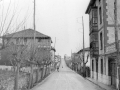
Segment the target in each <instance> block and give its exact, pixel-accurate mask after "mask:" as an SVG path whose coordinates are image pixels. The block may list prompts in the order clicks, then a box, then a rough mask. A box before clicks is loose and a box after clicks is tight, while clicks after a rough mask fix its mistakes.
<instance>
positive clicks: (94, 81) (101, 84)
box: [86, 77, 117, 90]
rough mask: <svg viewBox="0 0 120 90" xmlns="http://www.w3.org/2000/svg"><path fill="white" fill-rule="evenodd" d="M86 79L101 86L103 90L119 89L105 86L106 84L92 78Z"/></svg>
mask: <svg viewBox="0 0 120 90" xmlns="http://www.w3.org/2000/svg"><path fill="white" fill-rule="evenodd" d="M86 79H87V80H89V81H90V82H92V83H94V84H96V85H97V86H99V87H100V88H102V89H103V90H117V89H115V88H113V87H112V86H108V85H105V84H103V83H101V82H98V81H96V80H94V79H92V78H88V77H87V78H86Z"/></svg>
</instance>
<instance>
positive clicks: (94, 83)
mask: <svg viewBox="0 0 120 90" xmlns="http://www.w3.org/2000/svg"><path fill="white" fill-rule="evenodd" d="M86 80H88V81H90V82H92V83H93V84H95V85H97V86H98V87H100V88H101V89H103V90H107V89H105V88H103V87H101V86H100V85H98V84H96V83H94V82H93V81H91V80H89V79H87V78H86Z"/></svg>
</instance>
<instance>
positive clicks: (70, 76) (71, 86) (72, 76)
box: [32, 59, 102, 90]
mask: <svg viewBox="0 0 120 90" xmlns="http://www.w3.org/2000/svg"><path fill="white" fill-rule="evenodd" d="M32 90H102V89H101V88H99V87H98V86H96V85H95V84H93V83H91V82H90V81H88V80H86V79H85V78H83V77H82V76H80V75H78V74H77V73H76V72H74V71H72V70H71V69H69V68H68V67H67V66H66V64H65V61H64V59H62V60H61V65H60V70H59V72H57V71H55V72H53V73H52V74H50V75H49V76H48V77H47V78H46V79H45V80H44V81H42V82H41V83H39V84H38V85H37V86H35V87H34V88H33V89H32Z"/></svg>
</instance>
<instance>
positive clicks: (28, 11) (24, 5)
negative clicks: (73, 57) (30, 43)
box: [0, 0, 90, 56]
mask: <svg viewBox="0 0 120 90" xmlns="http://www.w3.org/2000/svg"><path fill="white" fill-rule="evenodd" d="M89 1H90V0H36V30H37V31H39V32H41V33H43V34H46V35H48V36H50V37H51V38H52V41H53V44H52V45H53V46H54V43H55V37H56V44H55V48H56V51H57V52H56V54H60V55H62V56H63V55H64V54H67V55H70V54H71V50H72V52H77V51H78V50H80V49H82V47H83V45H82V42H83V39H82V35H83V34H82V30H83V29H82V18H81V17H82V16H83V17H84V27H85V47H88V46H89V20H88V19H89V18H88V15H85V11H86V8H87V6H88V4H89ZM9 2H10V0H2V1H1V2H0V8H1V9H2V8H3V5H4V9H6V10H7V7H8V5H9ZM13 8H17V14H16V18H17V16H18V18H17V20H16V19H15V20H16V21H14V22H15V24H16V26H17V25H18V24H19V22H21V21H22V20H24V17H27V20H26V22H25V24H24V25H23V26H22V27H21V29H24V26H25V28H26V29H27V28H33V0H11V11H10V12H12V11H13V10H12V9H13ZM4 12H5V10H4ZM1 15H2V12H1ZM11 30H12V29H11Z"/></svg>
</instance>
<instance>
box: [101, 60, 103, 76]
mask: <svg viewBox="0 0 120 90" xmlns="http://www.w3.org/2000/svg"><path fill="white" fill-rule="evenodd" d="M101 74H103V59H101Z"/></svg>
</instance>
